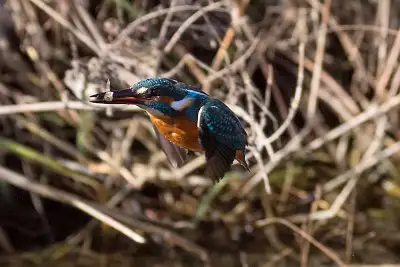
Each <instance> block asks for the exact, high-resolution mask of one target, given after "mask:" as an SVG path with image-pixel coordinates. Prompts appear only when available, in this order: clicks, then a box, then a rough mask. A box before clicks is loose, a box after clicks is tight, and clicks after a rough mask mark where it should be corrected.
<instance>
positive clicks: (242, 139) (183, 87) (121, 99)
mask: <svg viewBox="0 0 400 267" xmlns="http://www.w3.org/2000/svg"><path fill="white" fill-rule="evenodd" d="M105 96H106V95H105V93H100V94H96V95H94V96H93V97H94V98H95V99H93V100H92V102H97V103H109V104H114V103H117V104H121V103H126V104H136V105H138V106H140V107H142V108H144V109H146V110H147V111H148V112H149V113H150V114H153V115H155V116H159V115H162V116H164V117H169V118H171V121H182V120H181V119H178V120H174V119H173V118H182V116H184V117H186V118H187V119H186V120H189V121H191V123H192V125H197V129H193V128H191V129H190V130H189V132H195V133H196V130H197V134H196V135H198V143H199V144H200V146H201V147H202V148H203V150H204V151H205V154H206V159H207V168H206V175H208V176H210V177H212V178H220V177H222V176H223V175H224V174H225V172H226V171H228V170H229V168H230V166H231V164H232V162H233V160H234V159H235V158H236V159H237V160H238V161H239V162H240V163H241V164H242V165H243V166H244V167H246V168H247V169H248V167H247V164H246V161H245V156H244V151H245V147H246V145H247V134H246V132H245V130H244V129H243V127H242V125H241V123H240V121H239V119H238V118H237V117H236V115H235V114H234V113H233V112H232V110H231V109H230V108H229V107H228V106H226V105H225V104H224V103H223V102H222V101H220V100H218V99H215V98H212V97H210V96H209V95H208V94H206V93H205V92H203V91H201V90H200V89H199V88H197V87H194V86H191V85H188V84H185V83H182V82H178V81H176V80H172V79H168V78H149V79H144V80H141V81H139V82H137V83H135V84H134V85H132V86H131V87H130V88H129V89H126V90H119V91H113V94H112V95H111V96H110V95H108V98H107V99H106V97H105ZM183 121H184V120H183ZM193 130H194V131H193ZM192 136H193V135H192ZM160 138H162V135H160ZM161 144H162V146H163V149H164V151H165V153H166V154H167V156H168V157H169V160H170V162H171V159H172V160H173V157H174V155H172V154H171V155H168V153H172V152H174V153H176V154H179V153H180V155H175V156H178V157H177V159H176V160H175V161H174V162H175V163H177V162H180V164H182V162H183V158H184V157H183V156H182V154H181V153H182V149H179V148H172V147H166V145H169V144H170V145H173V144H172V143H171V142H169V141H166V140H162V142H161ZM199 144H198V145H199ZM175 145H178V146H179V143H177V144H175ZM171 151H172V152H171ZM180 164H173V165H178V166H179V165H180Z"/></svg>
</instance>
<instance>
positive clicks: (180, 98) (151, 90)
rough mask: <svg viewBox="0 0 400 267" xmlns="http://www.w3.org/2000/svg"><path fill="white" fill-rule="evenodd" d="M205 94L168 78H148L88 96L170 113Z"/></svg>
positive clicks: (92, 98) (101, 100)
mask: <svg viewBox="0 0 400 267" xmlns="http://www.w3.org/2000/svg"><path fill="white" fill-rule="evenodd" d="M199 95H203V96H207V94H205V93H204V92H202V91H201V90H200V89H199V88H196V87H194V86H190V85H187V84H184V83H181V82H178V81H175V80H172V79H168V78H148V79H144V80H141V81H139V82H137V83H135V84H133V85H132V86H131V87H129V88H128V89H123V90H116V91H108V92H102V93H98V94H95V95H92V96H90V102H92V103H102V104H134V105H138V106H140V107H142V108H144V109H145V110H147V111H150V112H151V113H153V114H154V113H158V114H160V113H161V114H163V115H172V114H173V113H176V112H179V111H181V110H182V109H183V108H185V107H187V106H188V105H190V104H191V103H192V100H193V98H196V96H199Z"/></svg>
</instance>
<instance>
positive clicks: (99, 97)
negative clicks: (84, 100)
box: [89, 93, 104, 103]
mask: <svg viewBox="0 0 400 267" xmlns="http://www.w3.org/2000/svg"><path fill="white" fill-rule="evenodd" d="M89 102H91V103H103V102H104V93H97V94H93V95H91V96H89Z"/></svg>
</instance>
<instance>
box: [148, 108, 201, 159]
mask: <svg viewBox="0 0 400 267" xmlns="http://www.w3.org/2000/svg"><path fill="white" fill-rule="evenodd" d="M149 116H150V119H151V121H152V123H153V124H154V126H156V127H157V129H158V131H159V132H160V133H161V134H162V135H163V136H164V137H165V139H167V140H168V141H170V142H172V143H174V144H176V145H178V146H180V147H183V148H185V149H188V150H191V151H196V152H201V151H203V149H202V148H201V146H200V143H199V139H198V138H199V135H198V129H197V125H196V122H194V121H192V120H190V119H189V118H188V117H187V116H186V115H185V114H184V113H183V114H182V115H181V116H175V117H167V116H157V115H153V114H151V113H149Z"/></svg>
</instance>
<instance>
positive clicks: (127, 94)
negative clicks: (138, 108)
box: [89, 89, 148, 104]
mask: <svg viewBox="0 0 400 267" xmlns="http://www.w3.org/2000/svg"><path fill="white" fill-rule="evenodd" d="M145 100H148V99H146V98H143V97H140V96H139V95H137V94H136V93H135V92H134V91H133V90H132V89H123V90H117V91H107V92H102V93H98V94H94V95H91V96H90V98H89V102H92V103H101V104H140V103H141V102H143V101H145Z"/></svg>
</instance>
